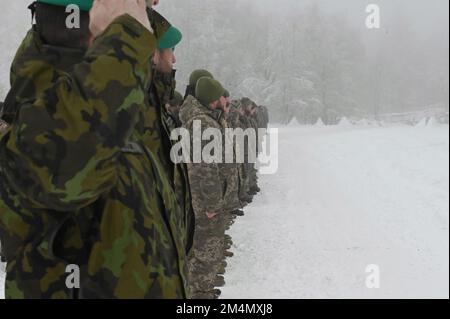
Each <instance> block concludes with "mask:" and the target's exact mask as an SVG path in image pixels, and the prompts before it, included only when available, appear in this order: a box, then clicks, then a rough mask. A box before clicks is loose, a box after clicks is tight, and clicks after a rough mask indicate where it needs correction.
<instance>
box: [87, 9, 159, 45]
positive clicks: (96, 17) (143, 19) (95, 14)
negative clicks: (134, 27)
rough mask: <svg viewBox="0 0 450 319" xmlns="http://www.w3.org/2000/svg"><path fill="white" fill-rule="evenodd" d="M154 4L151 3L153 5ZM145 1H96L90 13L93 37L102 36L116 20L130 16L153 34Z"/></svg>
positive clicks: (90, 26)
mask: <svg viewBox="0 0 450 319" xmlns="http://www.w3.org/2000/svg"><path fill="white" fill-rule="evenodd" d="M153 3H154V2H152V3H150V5H151V4H153ZM146 7H147V3H146V1H145V0H95V1H94V4H93V6H92V9H91V11H90V13H89V14H90V25H89V28H90V30H91V33H92V36H93V37H94V38H95V37H97V36H98V35H99V34H101V33H102V32H103V31H104V30H105V29H106V28H107V27H108V26H109V25H110V24H111V23H112V22H113V21H114V20H115V19H116V18H118V17H120V16H122V15H124V14H129V15H130V16H132V17H133V18H135V19H136V20H137V21H139V22H140V23H141V24H142V25H143V26H144V27H145V28H147V29H148V30H149V31H150V32H152V33H153V29H152V27H151V25H150V21H149V20H148V16H147V11H146Z"/></svg>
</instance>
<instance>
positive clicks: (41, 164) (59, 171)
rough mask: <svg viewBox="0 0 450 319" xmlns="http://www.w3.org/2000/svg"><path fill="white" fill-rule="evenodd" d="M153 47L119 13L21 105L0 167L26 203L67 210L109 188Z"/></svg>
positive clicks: (141, 101)
mask: <svg viewBox="0 0 450 319" xmlns="http://www.w3.org/2000/svg"><path fill="white" fill-rule="evenodd" d="M155 46H156V40H155V38H154V36H153V35H152V34H151V33H150V32H149V31H148V30H147V29H146V28H144V27H143V26H142V25H141V24H140V23H139V22H138V21H137V20H135V19H134V18H132V17H131V16H129V15H124V16H121V17H119V18H117V19H116V20H115V21H114V22H113V23H112V24H111V25H110V26H109V27H108V28H107V29H106V30H105V32H104V33H103V34H102V35H100V36H99V37H98V38H97V39H96V40H95V42H94V43H93V45H92V46H91V48H90V49H89V50H88V52H87V53H86V55H85V57H84V59H83V61H82V62H81V63H79V64H77V65H75V66H74V68H73V71H72V72H70V73H65V74H63V75H62V76H59V77H58V78H56V79H55V80H54V83H55V84H54V85H53V86H52V87H50V88H49V89H47V90H45V91H43V92H41V94H39V96H37V97H36V99H35V100H34V101H32V102H30V103H28V104H23V105H21V107H20V111H19V114H18V116H17V119H16V121H15V122H14V124H13V125H12V127H11V129H10V132H9V133H8V134H7V135H5V136H3V138H2V139H1V143H0V166H1V170H2V175H3V178H6V179H7V180H8V184H9V185H10V187H11V188H13V189H14V190H15V191H16V192H18V193H19V194H20V195H21V197H23V198H24V199H26V204H27V205H30V206H32V207H35V208H47V209H53V210H58V211H72V210H76V209H78V208H81V207H84V206H86V205H89V204H90V203H92V202H93V201H95V200H96V199H97V198H98V197H99V196H100V195H101V194H102V193H104V192H106V191H108V190H109V189H111V187H112V186H113V185H114V184H115V181H116V178H117V176H116V171H117V169H116V158H117V156H118V155H119V152H120V149H121V147H123V146H124V145H125V144H126V143H127V141H128V139H129V137H130V135H131V134H132V131H133V128H134V125H135V123H136V121H137V118H138V115H139V112H141V111H142V108H143V107H144V106H145V98H144V96H145V94H144V92H145V91H146V87H147V86H148V83H149V82H150V76H151V75H150V74H151V72H150V69H149V68H150V58H151V55H152V54H153V52H154V50H155Z"/></svg>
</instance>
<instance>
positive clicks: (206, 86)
mask: <svg viewBox="0 0 450 319" xmlns="http://www.w3.org/2000/svg"><path fill="white" fill-rule="evenodd" d="M224 92H225V89H224V88H223V86H222V84H220V82H219V81H217V80H214V79H212V78H210V77H207V76H204V77H202V78H200V79H199V80H198V81H197V86H196V87H195V96H196V97H197V99H198V100H199V101H200V102H202V103H203V104H205V105H209V104H211V103H212V102H214V101H217V100H220V98H221V97H222V96H223V93H224Z"/></svg>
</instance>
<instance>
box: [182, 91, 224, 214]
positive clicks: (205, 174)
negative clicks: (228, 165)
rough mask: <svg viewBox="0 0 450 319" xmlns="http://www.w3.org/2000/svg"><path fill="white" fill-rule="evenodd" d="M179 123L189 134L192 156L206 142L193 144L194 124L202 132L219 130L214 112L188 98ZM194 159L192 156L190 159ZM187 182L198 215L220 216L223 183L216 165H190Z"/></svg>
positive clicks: (203, 163)
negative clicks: (195, 149) (209, 129)
mask: <svg viewBox="0 0 450 319" xmlns="http://www.w3.org/2000/svg"><path fill="white" fill-rule="evenodd" d="M180 119H181V121H182V122H183V127H184V128H186V129H187V130H188V131H189V132H190V134H191V152H193V145H194V143H197V144H199V145H200V144H201V147H202V150H203V149H204V147H205V145H207V144H208V143H209V141H204V140H201V141H199V140H194V121H195V120H198V121H200V122H201V132H204V131H205V130H206V129H208V128H216V129H219V130H222V127H221V126H220V124H219V122H218V119H217V118H215V117H214V114H213V111H212V110H211V109H209V108H208V107H206V106H204V105H202V104H201V103H200V102H199V101H198V100H197V99H195V98H194V97H193V96H188V98H187V99H186V100H185V101H184V103H183V105H182V106H181V111H180ZM192 157H193V155H192V154H191V159H192ZM187 166H188V173H189V182H190V185H191V194H192V204H193V207H194V210H195V213H196V214H197V215H199V214H206V213H208V212H214V213H220V212H222V209H223V191H224V187H223V181H222V178H221V175H220V167H219V165H218V164H215V163H210V164H208V163H205V162H204V161H203V160H202V161H201V163H192V162H191V163H189V164H188V165H187Z"/></svg>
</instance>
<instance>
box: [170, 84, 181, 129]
mask: <svg viewBox="0 0 450 319" xmlns="http://www.w3.org/2000/svg"><path fill="white" fill-rule="evenodd" d="M182 104H183V95H181V93H180V92H178V91H175V92H174V94H173V97H172V99H170V101H169V103H167V104H166V109H167V112H169V114H170V116H171V117H172V118H173V119H174V121H175V125H176V127H181V126H182V125H183V124H182V123H181V120H180V109H181V105H182Z"/></svg>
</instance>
